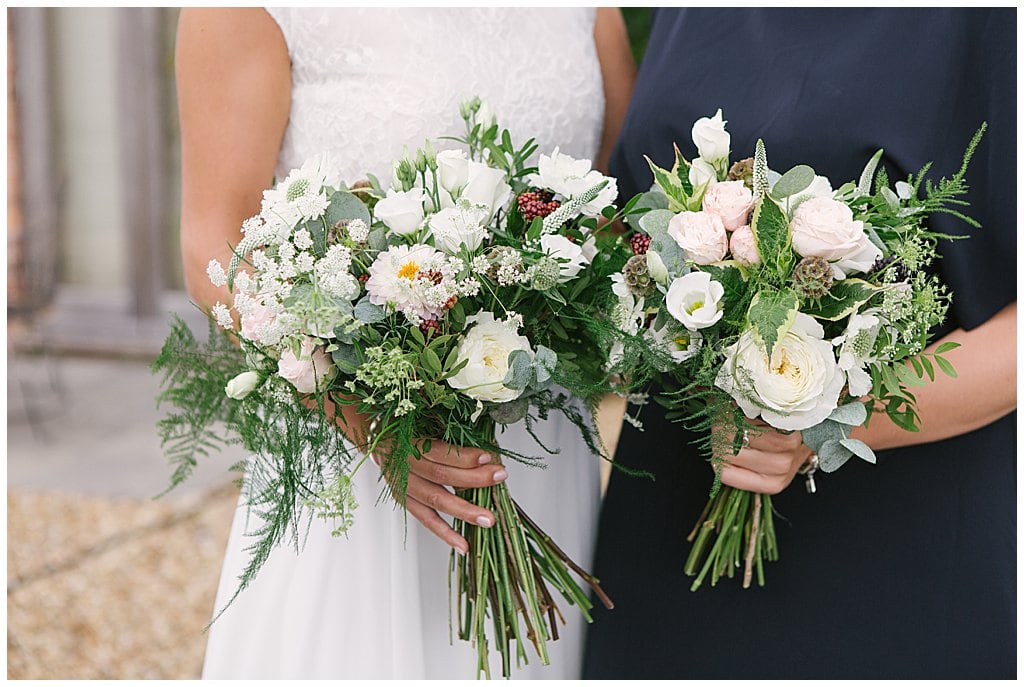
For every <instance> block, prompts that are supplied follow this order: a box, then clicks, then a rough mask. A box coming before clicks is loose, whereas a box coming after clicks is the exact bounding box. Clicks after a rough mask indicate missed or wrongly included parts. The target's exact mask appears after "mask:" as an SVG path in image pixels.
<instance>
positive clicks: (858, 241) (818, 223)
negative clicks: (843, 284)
mask: <svg viewBox="0 0 1024 687" xmlns="http://www.w3.org/2000/svg"><path fill="white" fill-rule="evenodd" d="M790 227H791V229H792V231H793V249H794V250H795V251H796V252H797V253H799V254H800V255H802V256H803V257H805V258H806V257H818V258H824V259H825V260H828V261H829V262H830V263H832V272H833V275H834V276H835V277H836V279H843V278H844V277H845V276H846V275H847V274H850V273H852V272H866V271H868V270H869V269H870V268H871V265H872V264H874V262H875V260H877V259H878V258H880V257H881V256H882V251H881V249H880V248H878V246H876V245H875V244H873V243H871V239H869V238H868V235H867V234H866V233H865V232H864V223H863V222H861V221H859V220H854V219H853V211H851V210H850V208H849V207H847V206H846V205H845V204H843V203H841V202H839V201H838V200H832V199H831V198H812V199H810V200H808V201H805V202H804V203H802V204H801V205H800V207H798V208H797V209H796V211H795V212H794V213H793V221H792V222H791V223H790Z"/></svg>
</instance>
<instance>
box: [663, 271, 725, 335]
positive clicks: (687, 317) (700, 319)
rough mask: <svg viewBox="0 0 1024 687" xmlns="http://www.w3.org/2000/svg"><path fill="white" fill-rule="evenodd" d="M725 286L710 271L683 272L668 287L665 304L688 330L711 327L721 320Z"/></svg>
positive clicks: (671, 313) (670, 312)
mask: <svg viewBox="0 0 1024 687" xmlns="http://www.w3.org/2000/svg"><path fill="white" fill-rule="evenodd" d="M724 295H725V287H723V286H722V284H721V282H717V281H715V280H714V279H712V278H711V275H710V274H708V273H707V272H690V273H689V274H684V275H683V276H681V277H679V278H678V279H676V280H675V281H673V282H672V285H671V286H669V287H668V293H667V294H665V307H666V308H668V312H669V314H670V315H672V317H674V318H675V319H676V320H678V321H679V322H680V323H681V324H682V325H683V326H684V327H686V328H687V329H692V330H697V329H704V328H705V327H710V326H711V325H713V324H715V323H716V322H718V321H719V320H720V319H722V296H724Z"/></svg>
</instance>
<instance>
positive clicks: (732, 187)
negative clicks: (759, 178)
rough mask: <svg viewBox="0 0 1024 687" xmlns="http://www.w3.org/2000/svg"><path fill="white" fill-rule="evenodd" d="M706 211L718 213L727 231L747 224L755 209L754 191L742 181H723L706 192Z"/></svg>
mask: <svg viewBox="0 0 1024 687" xmlns="http://www.w3.org/2000/svg"><path fill="white" fill-rule="evenodd" d="M703 207H704V212H707V213H709V214H712V215H718V218H719V219H721V220H722V224H724V225H725V229H726V231H733V230H735V229H739V228H740V227H742V226H743V225H745V224H747V221H748V220H749V219H750V211H751V210H753V209H754V193H753V191H751V190H750V189H749V188H747V187H746V185H745V184H744V183H743V182H742V181H723V182H721V183H718V184H715V185H714V186H712V187H711V188H709V189H708V190H707V193H705V194H704V201H703Z"/></svg>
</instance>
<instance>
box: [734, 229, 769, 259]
mask: <svg viewBox="0 0 1024 687" xmlns="http://www.w3.org/2000/svg"><path fill="white" fill-rule="evenodd" d="M729 252H730V253H732V257H733V259H734V260H735V261H736V262H738V263H740V264H742V265H760V264H761V255H760V254H759V253H758V252H757V241H755V240H754V232H753V231H752V230H751V229H750V227H749V226H742V227H740V228H739V229H737V230H736V231H734V232H733V233H732V236H730V237H729Z"/></svg>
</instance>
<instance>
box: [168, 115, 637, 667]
mask: <svg viewBox="0 0 1024 687" xmlns="http://www.w3.org/2000/svg"><path fill="white" fill-rule="evenodd" d="M461 114H462V116H463V118H464V120H465V123H466V134H465V136H464V137H462V138H458V139H451V140H455V141H456V142H458V143H460V144H461V146H462V147H461V148H460V149H453V150H445V151H441V152H435V151H434V149H433V148H432V146H431V145H430V143H429V142H428V143H427V145H426V147H425V148H423V149H420V150H418V151H417V152H416V153H415V154H414V155H408V154H407V156H406V157H405V158H403V159H401V160H399V161H398V162H396V163H395V164H394V165H393V179H392V180H391V181H390V184H389V186H388V187H387V188H384V187H382V185H381V184H380V182H379V181H378V180H377V179H376V178H374V177H372V176H370V177H369V179H368V181H366V182H362V183H359V184H356V185H355V186H353V187H351V188H346V187H345V186H344V185H343V184H342V183H341V182H340V180H339V179H337V178H336V175H335V173H334V172H333V171H332V169H331V165H330V162H329V160H328V159H327V157H326V156H320V157H318V158H315V159H312V160H310V161H309V162H307V163H306V164H305V165H303V166H302V168H301V169H297V170H293V171H292V172H291V173H290V174H289V175H288V177H287V178H286V179H284V180H283V181H281V182H280V183H278V184H277V185H276V186H275V187H274V188H273V189H271V190H268V191H266V192H264V199H263V206H262V210H261V212H260V214H259V215H257V216H255V217H253V218H251V219H249V220H246V222H245V223H244V224H243V226H242V231H243V233H244V238H243V239H242V241H241V242H240V243H239V244H238V245H237V246H235V247H234V249H233V252H234V257H233V258H232V260H231V262H230V264H229V265H227V266H224V265H221V264H220V263H218V262H217V261H216V260H212V261H211V262H210V264H209V269H208V273H209V277H210V279H211V280H212V282H213V283H214V284H215V285H218V286H222V285H227V286H228V288H229V290H230V292H231V294H232V296H233V302H232V304H231V306H230V307H229V306H228V305H226V304H223V303H217V304H216V306H215V307H214V308H213V312H212V320H213V322H212V323H211V335H210V337H209V341H208V342H205V343H200V342H198V341H197V340H196V339H195V338H194V337H193V335H192V333H191V332H190V331H189V329H188V327H187V326H186V325H185V324H184V323H183V322H181V321H180V320H179V321H177V322H175V323H174V326H173V331H172V333H171V335H170V337H169V338H168V340H167V342H166V344H165V347H164V349H163V351H162V353H161V355H160V357H159V358H158V359H157V361H156V362H155V363H154V369H155V370H156V371H160V372H163V373H164V374H165V382H164V391H163V392H162V394H161V396H160V400H161V401H163V402H167V403H170V404H171V405H173V406H174V411H173V412H172V413H171V414H170V415H169V416H168V417H167V418H166V419H164V420H162V421H161V423H160V432H161V435H162V439H163V442H164V445H165V447H166V450H167V454H168V456H169V457H170V459H171V460H172V461H173V462H175V463H176V464H177V469H176V471H175V473H174V475H173V479H172V482H173V484H177V483H179V482H180V481H181V480H183V479H184V478H185V477H186V476H187V475H188V474H189V472H190V471H191V469H192V467H193V466H194V465H195V462H196V458H197V457H198V456H200V455H205V454H206V453H207V452H208V450H209V449H211V448H215V447H216V446H218V445H221V444H224V443H228V442H237V443H240V444H242V445H243V446H245V448H246V449H247V450H248V451H250V452H251V453H252V454H253V456H252V458H251V459H250V463H249V465H248V466H247V468H246V476H245V478H244V483H243V493H244V496H245V500H246V501H247V504H248V507H249V508H250V509H251V510H252V511H254V512H257V513H258V514H259V515H260V516H261V518H262V521H263V523H265V524H263V525H262V526H261V527H260V528H259V529H258V530H256V531H255V532H253V535H254V536H255V537H256V541H255V543H254V544H253V545H252V548H251V551H252V557H251V563H250V565H249V566H248V568H247V569H246V571H245V573H244V575H243V576H242V578H241V583H240V586H239V589H238V592H236V594H235V596H236V597H237V594H238V593H239V592H241V591H242V589H244V588H245V587H246V585H247V584H248V583H249V581H250V580H251V579H253V577H254V576H255V575H256V574H257V572H258V571H259V569H260V566H261V565H262V564H263V562H264V561H265V560H266V559H267V557H268V555H269V553H270V552H271V550H272V549H273V548H274V547H275V546H277V545H279V544H280V543H282V541H284V540H285V539H286V538H288V539H289V540H290V541H291V542H292V543H294V544H295V545H296V546H298V543H299V541H300V540H301V538H302V536H303V534H302V531H301V530H302V529H303V528H304V524H303V523H306V524H307V525H308V522H309V518H310V517H311V516H314V515H315V516H316V517H319V518H323V519H325V520H328V521H331V522H332V523H333V526H334V527H335V530H334V534H336V535H341V534H343V533H344V532H345V531H346V530H347V529H348V528H349V527H350V526H351V525H352V523H353V521H354V511H355V509H356V506H357V503H356V499H355V495H354V494H353V490H352V487H351V479H352V475H353V474H354V473H355V471H356V470H358V469H360V467H361V466H362V465H363V464H364V463H365V462H366V458H367V457H368V456H371V455H376V456H377V458H378V460H379V462H380V463H381V471H382V474H383V476H384V478H385V484H386V486H385V488H384V490H383V493H384V494H389V495H390V496H391V497H392V498H393V499H394V500H395V501H396V502H397V503H403V502H404V499H405V489H406V485H407V481H408V477H409V466H410V464H411V462H412V461H415V460H420V459H421V456H422V455H423V453H425V452H426V451H429V450H430V446H431V439H432V438H433V439H438V440H443V441H445V442H447V443H449V444H453V445H460V446H470V447H478V448H481V449H486V451H487V452H488V453H490V454H491V455H492V456H494V457H495V459H496V460H497V459H498V457H505V458H509V459H514V460H522V461H526V462H533V461H536V460H537V459H536V458H534V457H531V456H526V455H520V454H516V453H513V452H511V451H508V450H506V449H503V448H501V447H500V446H499V444H498V442H497V436H496V435H497V431H498V427H499V426H507V425H511V424H514V423H520V422H522V423H525V425H526V427H527V429H529V428H530V427H531V425H532V423H533V422H535V421H536V420H538V419H543V418H545V417H547V415H548V414H549V413H551V412H556V411H557V412H561V413H564V414H565V415H566V416H567V417H568V419H569V420H571V421H572V422H573V423H575V425H576V426H577V427H578V428H579V430H580V432H581V433H582V435H583V438H584V440H585V441H586V442H587V444H588V445H589V446H590V448H591V449H592V450H593V452H594V453H595V454H597V453H599V452H600V447H599V439H598V438H597V436H596V434H595V433H594V431H593V430H592V425H591V424H590V422H589V421H588V418H586V417H584V416H583V414H582V413H581V412H580V411H579V410H578V409H577V407H576V406H575V405H574V404H573V403H572V402H571V398H570V396H576V397H579V398H581V399H583V400H585V401H587V402H589V403H591V410H592V409H593V407H594V405H595V404H596V400H597V396H598V394H599V392H600V391H601V390H602V389H604V388H605V386H606V384H605V378H606V367H607V355H606V353H605V351H604V349H602V348H601V347H600V346H599V345H597V344H596V342H595V338H594V337H595V336H596V334H595V333H594V332H592V331H591V330H590V329H589V328H588V326H587V320H586V318H584V317H583V316H582V314H583V313H584V312H585V311H588V310H593V309H599V308H600V307H601V305H602V303H601V302H600V299H601V298H602V297H605V296H606V295H607V294H605V293H604V291H605V290H604V288H603V284H604V283H606V282H607V280H608V278H609V275H611V274H614V273H617V272H618V271H619V270H620V269H621V267H622V264H623V262H624V261H625V259H626V257H627V255H626V254H627V253H628V251H627V249H626V248H625V246H624V244H623V243H622V242H621V240H620V239H618V238H616V237H614V236H611V235H604V234H601V233H598V232H596V231H595V230H596V229H597V226H598V220H599V218H602V217H603V218H607V219H609V220H611V219H615V218H616V217H617V213H616V210H615V208H614V207H612V203H613V202H614V200H615V197H616V194H617V190H616V182H615V180H614V179H612V178H609V177H605V176H603V175H601V174H600V173H599V172H597V171H595V170H593V169H591V166H590V162H589V161H588V160H574V159H572V158H571V157H569V156H567V155H564V154H562V153H560V152H559V151H558V149H557V148H556V149H555V151H554V152H553V153H552V154H551V155H541V156H540V158H539V164H538V166H537V167H536V168H534V167H528V166H527V160H528V159H529V158H531V156H532V155H533V153H534V152H535V150H536V145H534V143H533V141H532V140H530V141H528V142H527V143H526V144H525V145H523V146H521V147H516V146H513V144H512V141H511V137H510V135H509V132H508V131H507V130H501V129H499V127H498V126H497V124H496V123H494V121H493V119H492V118H486V119H485V117H484V115H483V111H482V110H481V104H480V101H479V99H474V100H473V101H469V102H466V103H464V104H463V106H462V109H461ZM236 322H237V323H239V324H238V325H236ZM218 328H220V329H223V330H224V332H223V335H222V333H221V332H218V331H217V329H218ZM339 406H354V407H355V409H356V410H357V411H358V412H359V413H360V414H362V415H363V416H365V417H367V418H369V420H370V424H369V427H370V429H369V432H368V433H367V436H364V437H360V438H359V439H349V438H346V436H345V435H344V434H343V433H342V432H340V431H338V426H337V423H340V422H343V419H342V415H341V414H340V413H336V412H334V410H335V409H336V408H337V407H339ZM358 433H360V432H359V429H358V428H353V431H351V432H349V433H348V434H349V436H350V437H355V436H356V435H357V434H358ZM351 441H358V442H359V445H353V444H352V443H350V442H351ZM545 450H547V451H548V452H550V453H555V452H557V449H546V448H545ZM172 486H173V485H172ZM458 493H459V495H460V496H462V497H463V498H465V499H466V500H468V501H470V502H472V503H474V504H476V505H478V506H480V507H483V508H487V509H490V510H492V511H493V512H494V513H495V514H496V515H497V523H496V524H495V526H494V527H492V528H481V527H477V526H475V525H472V524H468V523H465V522H461V521H458V522H457V523H456V525H455V526H456V527H457V528H458V529H459V531H460V533H461V534H462V535H464V536H465V538H466V540H467V541H468V542H469V543H470V549H469V553H468V555H466V556H464V557H457V556H455V555H454V551H453V552H452V558H451V572H452V575H453V578H454V588H455V596H456V599H455V603H454V605H455V615H456V618H455V625H456V626H457V629H458V635H459V637H460V638H461V639H464V640H468V641H471V642H473V643H474V644H475V645H476V647H477V650H478V660H479V664H478V668H479V671H482V672H484V673H485V674H489V666H488V663H489V662H488V651H489V647H490V641H493V642H494V643H495V644H496V647H497V649H498V651H499V652H500V654H501V657H502V674H503V675H504V676H506V677H508V676H509V675H510V670H511V649H510V647H511V645H512V644H513V643H514V645H515V654H516V656H517V660H518V659H521V660H526V652H525V645H526V644H527V643H529V644H532V645H533V646H534V648H535V650H536V652H537V654H538V655H539V656H540V658H541V660H542V661H543V662H544V663H547V662H548V655H547V649H546V642H547V641H548V640H552V639H557V638H558V631H557V627H556V622H555V618H556V616H558V617H561V611H560V610H559V609H558V606H557V604H556V602H555V598H554V594H553V593H552V592H553V591H556V592H558V593H559V594H561V595H562V596H563V597H564V598H565V599H566V600H567V601H568V603H570V604H574V605H576V606H578V607H579V609H580V611H581V612H582V613H583V615H584V616H585V617H586V619H587V620H588V621H589V620H590V615H589V613H588V610H589V609H590V608H591V607H592V604H591V602H590V599H589V597H588V595H587V594H586V593H584V591H583V590H582V589H581V588H580V586H579V585H578V584H577V582H576V581H575V580H574V578H573V577H572V576H571V575H570V572H569V571H570V570H572V571H574V572H575V573H577V574H578V575H579V576H580V577H581V578H582V579H584V580H586V581H587V582H588V583H589V584H590V585H591V586H592V587H593V588H594V590H595V592H596V594H597V596H598V597H599V598H600V599H601V600H602V601H603V602H604V603H605V604H606V605H607V606H608V607H611V602H610V600H609V599H608V598H607V596H605V594H604V593H603V592H602V591H601V589H600V587H599V586H598V584H597V580H595V579H594V578H593V577H592V576H590V575H589V574H588V573H586V572H585V571H584V570H582V569H581V568H580V567H579V566H577V565H576V564H575V563H574V562H573V561H571V560H570V559H569V557H568V556H567V555H566V554H565V553H564V552H563V551H562V550H561V549H560V548H559V547H558V545H557V544H556V543H555V542H554V541H552V540H551V538H550V537H549V536H548V535H547V534H545V533H544V531H543V530H542V529H541V528H540V527H539V526H538V524H537V523H535V522H534V521H533V520H531V519H530V517H529V516H528V515H527V514H526V513H525V512H523V509H522V508H520V507H519V506H518V505H517V504H516V502H515V500H514V499H513V498H512V496H511V494H510V492H509V488H508V486H507V485H505V484H504V483H501V484H498V485H496V486H492V487H485V488H476V489H464V490H460V491H459V492H458ZM449 594H451V590H450V591H449ZM562 622H564V619H563V620H562ZM488 623H490V624H492V625H493V634H492V635H491V639H489V638H488V629H487V626H488Z"/></svg>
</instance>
